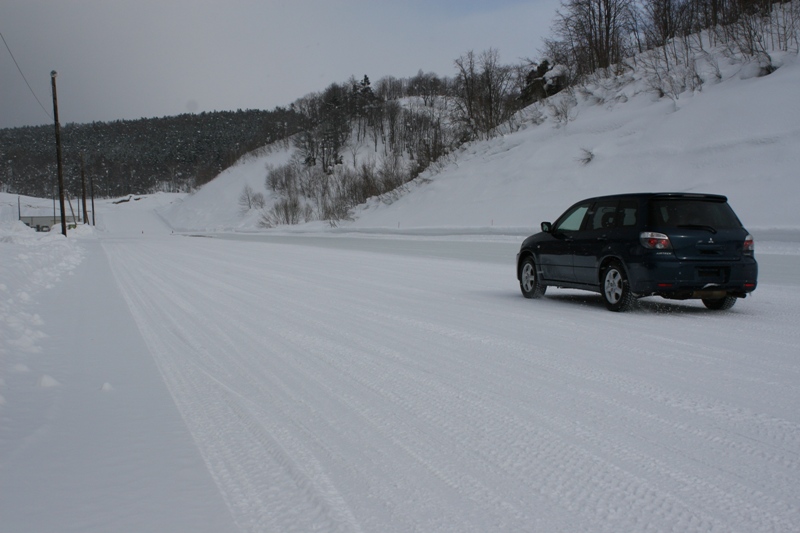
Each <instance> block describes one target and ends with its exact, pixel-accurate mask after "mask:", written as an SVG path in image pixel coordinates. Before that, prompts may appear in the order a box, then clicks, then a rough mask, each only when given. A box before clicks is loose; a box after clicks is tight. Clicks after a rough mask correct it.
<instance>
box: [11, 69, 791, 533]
mask: <svg viewBox="0 0 800 533" xmlns="http://www.w3.org/2000/svg"><path fill="white" fill-rule="evenodd" d="M722 71H723V73H726V76H727V77H726V78H725V79H723V80H722V81H720V82H719V83H718V84H717V85H709V86H708V87H707V88H706V89H705V90H704V91H703V92H702V93H697V94H694V95H692V96H687V97H683V96H682V97H681V98H680V99H678V100H677V101H664V100H660V101H659V100H655V99H654V98H653V97H652V95H646V94H630V95H629V97H628V99H627V103H625V104H619V106H618V109H615V110H611V109H610V107H615V106H616V104H615V106H611V105H610V104H609V105H605V106H603V105H593V106H589V105H588V104H587V105H585V106H584V107H580V106H579V107H578V109H577V110H578V111H579V112H580V113H579V115H578V116H577V117H576V118H575V120H574V121H573V122H571V123H570V124H568V125H566V126H563V125H562V126H561V127H555V126H554V125H553V124H551V123H547V122H545V123H544V124H540V125H535V124H533V123H531V124H529V125H528V126H527V127H525V128H522V129H520V130H519V131H516V132H510V133H509V134H508V135H506V136H504V137H501V138H498V139H493V140H491V141H488V142H484V143H475V144H473V145H470V146H469V147H467V148H466V149H465V151H463V152H462V153H461V154H460V155H458V157H457V158H456V160H453V161H451V162H450V163H449V164H448V165H446V166H445V167H443V168H441V169H439V172H438V173H436V174H431V175H428V176H425V177H424V179H421V180H419V182H417V183H415V184H412V186H411V187H410V188H409V192H408V194H407V195H405V196H401V197H394V198H384V199H375V200H373V201H372V202H370V203H369V204H367V205H365V206H362V207H361V208H359V209H358V210H357V211H356V212H354V220H353V221H352V222H343V223H342V224H341V225H340V227H339V228H336V229H331V228H330V227H327V228H326V227H325V226H324V225H322V224H310V225H304V226H303V227H301V228H294V231H287V230H285V229H284V230H281V231H279V232H276V231H274V230H273V231H264V230H261V231H259V230H258V227H257V219H258V216H257V214H256V213H241V212H240V211H239V206H237V205H236V198H237V196H238V194H239V192H240V191H241V188H242V187H243V186H244V185H245V184H249V185H251V186H252V187H254V188H256V187H257V186H259V184H261V185H262V186H263V178H264V174H265V165H266V164H274V163H276V162H280V161H281V160H285V158H286V157H288V153H286V152H280V151H273V152H272V153H269V154H266V155H264V156H263V157H260V158H250V159H248V160H247V161H243V162H242V163H241V164H240V165H238V166H237V167H234V168H232V169H229V170H228V171H226V172H225V173H224V174H223V175H221V176H220V177H219V178H218V179H217V180H215V181H214V182H212V183H211V184H209V185H208V186H207V187H204V188H203V189H202V190H201V191H199V192H197V193H196V194H194V195H191V196H187V197H184V196H180V195H165V194H160V195H153V196H149V197H136V198H131V199H129V201H127V202H123V203H112V202H110V201H103V202H99V203H98V204H97V212H96V215H97V226H95V227H88V226H79V228H78V229H77V230H75V231H71V232H70V233H69V237H68V238H64V237H63V236H61V235H60V234H59V233H58V229H56V230H54V231H52V232H51V233H47V234H41V233H36V232H34V231H33V230H31V229H29V228H26V227H25V226H24V225H22V224H21V223H20V222H17V221H16V219H17V212H18V209H21V210H23V211H25V213H23V214H33V213H31V211H37V212H47V211H48V210H51V209H52V204H50V203H49V202H48V201H47V200H37V199H31V198H22V199H20V200H19V204H18V199H17V197H16V196H11V195H8V194H4V193H0V530H2V531H3V532H5V531H8V532H28V531H31V532H33V531H64V532H69V531H76V532H77V531H79V532H107V531H115V532H132V533H133V532H137V533H138V532H142V531H153V532H170V533H171V532H177V531H198V532H199V531H208V532H222V531H242V532H245V531H248V532H249V531H253V532H261V531H303V532H305V531H343V532H344V531H354V532H358V531H361V532H377V531H380V532H408V531H421V532H459V533H461V532H468V531H476V532H486V531H504V532H505V531H515V532H516V531H539V532H555V531H563V532H574V531H587V532H589V531H590V532H619V531H636V532H639V531H658V532H663V531H676V532H753V531H777V532H792V531H800V481H798V480H800V409H798V407H800V387H798V383H799V382H800V359H799V358H798V355H799V354H800V328H798V327H797V324H798V323H799V322H800V280H798V272H800V239H799V238H798V234H800V215H798V212H799V211H798V210H797V209H796V203H797V198H798V192H800V185H798V180H797V179H796V173H797V168H798V159H797V158H798V155H797V154H798V153H800V150H798V145H800V130H798V124H800V120H797V118H798V109H800V106H797V97H796V94H797V93H796V87H797V86H798V73H799V72H800V69H798V68H797V67H796V66H795V65H794V64H793V63H791V62H789V60H786V64H785V65H784V66H782V67H781V68H780V69H778V71H777V72H775V73H774V74H772V75H770V76H768V77H766V78H752V77H747V76H741V75H739V76H734V75H733V74H729V70H728V69H727V68H723V69H722ZM765 95H767V96H765ZM751 97H752V101H749V99H750V98H751ZM609 101H611V100H609ZM613 101H614V102H621V101H622V99H619V98H616V97H615V98H614V99H613ZM748 101H749V104H748V105H752V106H753V108H752V109H751V108H750V107H747V106H746V105H745V103H747V102H748ZM625 106H627V107H625ZM756 109H757V110H758V113H757V112H756ZM743 117H745V118H747V117H749V119H748V120H745V118H743ZM715 120H716V122H714V121H715ZM746 123H747V124H751V126H752V127H750V128H749V129H748V128H744V127H741V126H742V125H744V124H746ZM687 126H690V127H688V128H687ZM711 132H717V134H716V136H715V137H712V136H711V135H710V134H711ZM558 136H560V139H557V140H551V139H550V138H551V137H558ZM581 149H586V150H589V151H591V152H592V153H593V154H594V159H593V161H591V162H590V163H588V164H583V163H578V162H576V161H575V158H576V157H578V155H580V153H581ZM636 190H692V191H702V192H721V193H724V194H728V195H729V196H730V198H731V203H732V205H733V207H734V209H735V210H736V211H737V213H738V214H739V215H740V217H741V218H742V219H743V222H744V223H745V225H746V226H748V228H749V229H750V230H751V231H752V232H753V233H754V235H755V236H756V250H757V252H756V256H757V259H758V261H759V265H760V277H759V286H758V289H757V290H756V291H755V293H754V294H753V295H752V296H750V297H748V298H746V299H744V300H741V301H739V302H738V303H737V304H736V306H734V308H733V309H731V310H730V311H727V312H713V311H708V310H706V309H705V308H704V307H703V306H702V304H701V303H698V302H695V301H688V302H671V301H665V300H661V299H658V298H646V299H643V300H641V301H640V302H639V304H638V306H637V307H636V308H635V309H634V310H632V311H631V312H629V313H624V314H618V313H610V312H608V311H607V310H606V309H605V307H604V305H603V304H602V300H601V298H600V297H599V296H598V295H595V294H591V293H583V292H578V291H568V290H557V289H551V290H549V291H548V293H547V295H546V297H544V298H543V299H541V300H536V301H530V300H526V299H524V298H522V296H521V295H520V294H519V288H518V285H517V281H516V279H515V275H514V256H515V253H516V251H517V249H518V247H519V244H520V242H521V240H522V238H523V236H524V235H525V234H526V233H529V232H532V231H533V230H532V229H531V228H532V227H534V226H537V225H538V223H539V222H540V221H541V220H552V219H554V218H555V217H556V216H557V215H558V214H560V213H561V212H562V211H563V210H564V209H565V208H566V207H567V206H568V205H569V204H571V203H572V202H574V201H577V200H580V199H581V198H584V197H586V196H590V195H593V194H595V193H604V192H609V193H611V192H622V191H636ZM18 205H19V208H18ZM790 207H791V208H790ZM298 232H303V233H305V234H299V233H298Z"/></svg>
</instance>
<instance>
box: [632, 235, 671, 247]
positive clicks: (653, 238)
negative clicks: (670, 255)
mask: <svg viewBox="0 0 800 533" xmlns="http://www.w3.org/2000/svg"><path fill="white" fill-rule="evenodd" d="M639 242H640V243H642V246H644V247H645V248H647V249H648V250H671V249H672V243H671V242H669V237H667V236H666V235H664V234H663V233H656V232H653V231H643V232H642V233H640V234H639Z"/></svg>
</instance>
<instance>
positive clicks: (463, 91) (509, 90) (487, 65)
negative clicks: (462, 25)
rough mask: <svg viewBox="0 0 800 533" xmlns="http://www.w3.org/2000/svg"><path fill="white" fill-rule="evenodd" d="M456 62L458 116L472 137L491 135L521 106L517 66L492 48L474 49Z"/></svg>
mask: <svg viewBox="0 0 800 533" xmlns="http://www.w3.org/2000/svg"><path fill="white" fill-rule="evenodd" d="M455 65H456V69H457V70H458V75H457V79H456V98H455V102H456V116H457V119H458V120H459V121H460V122H461V123H462V124H463V125H464V126H465V128H466V130H467V132H468V134H469V135H470V136H471V137H472V138H481V137H488V136H491V135H492V134H493V133H494V131H495V129H497V127H498V126H500V125H501V124H503V123H504V122H505V121H507V120H508V119H509V118H511V116H512V115H513V114H514V112H515V111H516V110H517V108H518V99H517V98H516V96H517V95H516V94H515V92H514V88H515V79H514V70H513V68H512V67H508V66H504V65H501V64H500V55H499V53H498V52H497V50H495V49H491V48H490V49H489V50H486V51H484V52H482V53H481V55H480V56H477V57H476V56H475V53H474V52H473V51H472V50H470V51H469V52H467V53H466V54H465V55H462V56H461V57H459V58H458V59H456V61H455Z"/></svg>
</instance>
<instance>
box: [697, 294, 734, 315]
mask: <svg viewBox="0 0 800 533" xmlns="http://www.w3.org/2000/svg"><path fill="white" fill-rule="evenodd" d="M736 300H738V298H736V296H725V297H724V298H703V305H705V306H706V307H707V308H709V309H713V310H714V311H725V310H728V309H730V308H731V307H733V304H735V303H736Z"/></svg>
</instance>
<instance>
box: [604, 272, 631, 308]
mask: <svg viewBox="0 0 800 533" xmlns="http://www.w3.org/2000/svg"><path fill="white" fill-rule="evenodd" d="M602 279H603V286H602V293H603V300H605V302H606V307H607V308H608V309H609V310H611V311H627V310H628V309H630V308H631V307H632V306H633V300H634V298H633V293H632V292H631V288H630V284H629V283H628V276H627V275H626V274H625V270H624V269H623V268H622V266H621V265H620V264H619V263H617V262H613V263H610V264H609V265H608V266H607V267H606V268H605V270H604V271H603V278H602Z"/></svg>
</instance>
